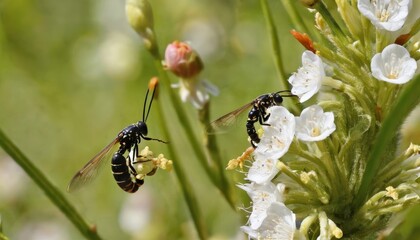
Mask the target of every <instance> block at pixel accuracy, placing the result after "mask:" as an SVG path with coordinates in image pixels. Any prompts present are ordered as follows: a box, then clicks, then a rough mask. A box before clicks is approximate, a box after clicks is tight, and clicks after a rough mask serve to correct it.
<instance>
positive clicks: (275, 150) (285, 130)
mask: <svg viewBox="0 0 420 240" xmlns="http://www.w3.org/2000/svg"><path fill="white" fill-rule="evenodd" d="M267 111H268V113H269V114H270V117H269V118H268V120H267V121H266V123H267V124H269V126H262V128H263V129H264V134H263V135H262V137H261V140H260V142H259V144H258V147H257V148H256V149H255V151H254V156H255V158H256V159H257V160H258V159H261V158H271V159H279V158H281V157H282V156H283V155H284V154H285V153H286V152H287V150H289V147H290V144H291V143H292V141H293V137H294V134H295V120H294V116H293V114H291V113H290V112H289V111H288V110H287V109H286V108H285V107H282V106H273V107H271V108H269V109H268V110H267Z"/></svg>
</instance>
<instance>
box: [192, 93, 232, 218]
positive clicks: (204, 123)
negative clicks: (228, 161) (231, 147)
mask: <svg viewBox="0 0 420 240" xmlns="http://www.w3.org/2000/svg"><path fill="white" fill-rule="evenodd" d="M209 109H210V101H209V102H207V103H206V104H205V105H204V107H203V109H201V110H199V111H198V116H199V120H200V123H201V127H202V129H203V143H204V147H205V151H206V153H207V155H208V159H209V160H210V161H212V163H213V164H214V165H215V167H216V168H215V169H214V171H215V172H217V175H218V176H219V177H220V187H219V189H220V191H221V193H222V195H223V196H224V197H225V199H226V201H227V202H228V203H229V205H230V207H231V208H232V209H233V210H236V209H237V208H236V207H235V201H234V200H233V192H232V189H231V186H230V184H229V182H228V180H227V178H226V174H225V173H226V169H225V165H224V164H223V162H222V158H221V157H220V150H219V147H218V145H217V142H216V137H215V136H216V135H214V134H210V135H209V134H208V132H207V129H208V127H209V126H210V114H209V113H210V111H209Z"/></svg>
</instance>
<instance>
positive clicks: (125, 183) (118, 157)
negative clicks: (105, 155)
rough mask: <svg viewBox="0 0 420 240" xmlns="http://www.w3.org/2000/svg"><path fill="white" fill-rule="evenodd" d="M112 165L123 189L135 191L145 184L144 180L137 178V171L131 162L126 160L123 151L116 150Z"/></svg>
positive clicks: (115, 177)
mask: <svg viewBox="0 0 420 240" xmlns="http://www.w3.org/2000/svg"><path fill="white" fill-rule="evenodd" d="M111 167H112V174H113V175H114V179H115V181H117V184H118V186H120V188H122V190H124V191H126V192H129V193H134V192H136V191H137V190H138V189H139V187H140V186H141V185H143V183H144V181H143V180H140V179H137V178H136V176H135V175H136V171H135V169H134V167H133V166H132V165H131V162H129V160H126V159H125V157H124V156H123V155H122V154H121V153H119V152H116V153H115V154H114V156H112V162H111Z"/></svg>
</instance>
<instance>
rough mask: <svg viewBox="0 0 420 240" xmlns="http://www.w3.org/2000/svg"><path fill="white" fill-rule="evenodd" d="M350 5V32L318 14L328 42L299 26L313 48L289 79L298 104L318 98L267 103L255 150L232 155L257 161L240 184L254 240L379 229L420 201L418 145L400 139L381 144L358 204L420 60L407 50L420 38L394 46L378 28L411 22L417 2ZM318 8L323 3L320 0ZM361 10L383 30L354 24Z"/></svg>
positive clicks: (343, 6)
mask: <svg viewBox="0 0 420 240" xmlns="http://www.w3.org/2000/svg"><path fill="white" fill-rule="evenodd" d="M352 4H354V3H353V2H349V1H338V0H337V6H338V8H339V13H340V16H341V18H342V19H341V20H343V21H344V23H345V24H346V25H345V27H347V28H348V32H350V33H352V35H349V36H346V37H345V38H343V37H342V36H338V35H339V34H338V35H337V33H343V32H344V31H342V29H339V28H340V27H341V28H343V27H344V26H340V25H339V24H337V25H331V24H329V23H331V22H333V21H335V20H334V19H333V18H332V16H331V15H322V11H320V12H317V13H316V15H315V17H316V26H317V28H318V30H319V31H320V33H321V34H322V35H323V36H324V37H325V39H328V41H330V44H328V45H322V44H317V43H312V42H311V40H310V39H309V37H308V36H307V35H306V34H300V33H297V32H296V31H294V32H292V34H293V35H294V36H295V37H296V38H297V39H298V40H299V42H301V43H302V44H303V45H304V46H305V47H307V49H308V51H305V52H304V53H303V54H302V67H301V68H299V69H298V70H297V71H296V73H294V74H292V76H290V78H289V79H288V82H289V83H290V85H291V86H292V89H291V93H292V94H295V95H297V96H298V97H299V99H300V102H301V103H305V102H306V101H308V100H309V99H311V98H312V99H315V100H316V101H317V102H318V103H317V104H315V105H311V106H309V107H306V108H305V109H303V110H302V112H301V113H300V116H298V117H295V116H294V115H293V114H292V113H290V112H289V111H288V110H287V109H286V108H285V107H282V106H274V107H271V108H269V109H268V114H269V116H270V117H269V119H268V120H267V121H266V125H263V126H262V129H263V134H262V136H261V141H260V143H259V144H258V146H257V148H256V149H255V151H254V152H253V153H252V154H251V153H249V151H247V152H246V153H244V154H243V156H241V157H239V158H238V159H235V160H231V162H230V165H229V169H232V168H233V167H235V166H241V164H243V161H244V158H245V157H247V158H248V159H251V160H252V161H251V163H252V164H251V165H250V166H249V168H248V171H247V173H246V178H245V179H246V180H248V181H249V183H246V184H242V185H239V187H240V188H241V189H243V190H245V191H246V192H247V193H248V195H249V197H250V199H251V200H252V212H251V213H250V215H249V220H248V223H247V225H246V226H243V227H242V230H243V231H244V232H245V233H247V234H248V235H249V237H250V238H252V239H315V238H316V239H322V240H324V239H333V238H336V239H338V238H342V237H348V238H358V239H360V238H364V237H368V236H369V237H372V236H375V235H377V234H378V229H379V230H381V229H384V227H385V226H386V225H387V223H388V221H389V219H390V218H391V217H392V216H394V214H395V213H397V212H400V211H401V210H402V209H404V208H405V207H407V206H411V205H414V204H418V203H420V196H419V194H418V193H419V188H420V185H419V184H418V183H417V182H418V180H419V178H420V154H419V149H420V147H419V146H417V145H411V146H410V147H409V148H408V149H407V150H406V151H405V152H403V153H398V144H397V141H392V143H393V144H392V145H391V146H383V147H386V148H387V151H386V154H385V156H384V157H383V159H379V160H381V161H382V168H381V169H380V170H378V172H377V173H375V178H374V179H373V181H372V186H370V189H372V190H371V192H368V193H367V194H368V195H366V196H364V199H366V200H365V202H363V203H361V204H360V205H358V204H357V203H355V199H356V198H357V196H356V195H357V193H358V191H359V189H360V188H361V185H360V184H361V183H362V178H363V177H364V173H365V170H366V165H367V164H368V158H369V157H370V153H371V151H372V148H373V144H374V140H375V138H376V137H377V135H378V132H379V131H380V129H381V123H382V121H384V119H385V118H387V117H392V116H390V115H389V114H390V107H391V105H392V103H393V102H394V101H395V100H396V99H397V98H398V96H399V93H400V89H401V88H399V87H397V86H399V85H401V84H405V83H407V82H409V81H410V80H412V79H413V77H414V76H415V74H416V70H417V62H416V61H417V60H418V59H415V57H412V56H411V55H410V51H409V50H407V49H409V48H410V46H409V45H410V44H413V43H411V42H409V41H408V43H407V45H406V46H401V45H398V44H395V43H394V40H395V39H390V38H389V35H386V34H382V32H381V31H397V30H399V29H401V28H402V27H403V26H404V23H405V20H406V18H407V16H408V15H409V11H410V8H411V1H410V0H402V1H397V0H388V1H381V0H379V1H370V0H359V1H358V3H357V6H355V5H352ZM311 7H313V8H314V9H315V10H317V9H318V8H317V3H315V4H314V5H311ZM356 16H357V17H358V19H361V20H358V21H362V22H364V23H363V24H372V25H369V26H373V27H374V28H376V29H377V30H380V31H378V34H377V36H376V38H372V36H371V35H370V33H369V32H363V30H362V29H360V25H359V26H357V25H356V23H355V22H353V19H354V18H355V17H356ZM325 18H329V19H328V20H326V19H325ZM369 21H370V23H369ZM356 22H357V21H356ZM363 34H366V35H363ZM381 34H382V35H381ZM385 35H386V36H388V38H387V37H385ZM372 45H376V52H375V53H373V54H372ZM318 93H320V94H318ZM324 109H325V110H326V111H324ZM298 223H300V224H298Z"/></svg>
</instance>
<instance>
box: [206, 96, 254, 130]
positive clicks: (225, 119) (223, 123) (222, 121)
mask: <svg viewBox="0 0 420 240" xmlns="http://www.w3.org/2000/svg"><path fill="white" fill-rule="evenodd" d="M253 104H254V101H252V102H250V103H247V104H245V105H243V106H242V107H240V108H238V109H235V110H233V111H232V112H230V113H227V114H225V115H223V116H221V117H220V118H218V119H216V120H215V121H213V122H211V123H210V128H209V133H216V132H218V131H220V130H222V129H225V128H227V127H229V126H231V125H232V124H233V123H234V122H236V120H237V118H238V116H239V115H241V113H243V112H245V110H247V109H249V108H250V107H251V106H252V105H253Z"/></svg>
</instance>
